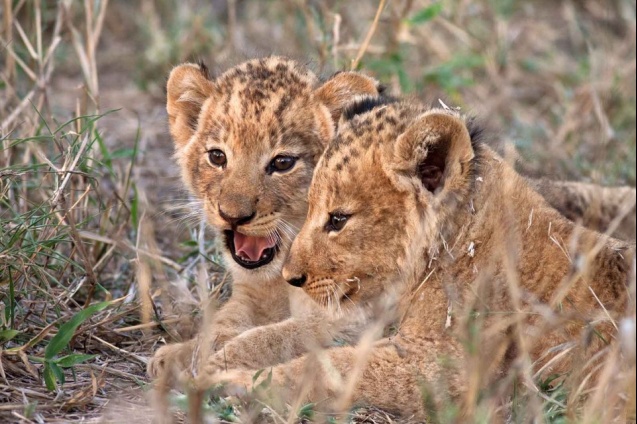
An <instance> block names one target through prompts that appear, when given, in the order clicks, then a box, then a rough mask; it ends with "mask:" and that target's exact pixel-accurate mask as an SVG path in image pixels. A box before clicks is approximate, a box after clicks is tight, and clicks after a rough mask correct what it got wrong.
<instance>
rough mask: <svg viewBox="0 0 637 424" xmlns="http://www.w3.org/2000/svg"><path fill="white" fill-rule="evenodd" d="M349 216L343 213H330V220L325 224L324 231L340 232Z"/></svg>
mask: <svg viewBox="0 0 637 424" xmlns="http://www.w3.org/2000/svg"><path fill="white" fill-rule="evenodd" d="M350 216H351V215H345V214H344V213H331V214H330V219H329V220H328V221H327V224H325V230H327V231H328V232H329V231H341V230H342V229H343V227H344V226H345V224H346V223H347V220H348V219H349V217H350Z"/></svg>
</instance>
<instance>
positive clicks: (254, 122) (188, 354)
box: [148, 56, 380, 377]
mask: <svg viewBox="0 0 637 424" xmlns="http://www.w3.org/2000/svg"><path fill="white" fill-rule="evenodd" d="M166 91H167V105H166V109H167V111H168V119H169V126H170V133H171V135H172V138H173V140H174V142H175V158H176V159H177V162H178V163H179V165H180V168H181V173H182V178H183V180H184V182H185V184H186V186H187V187H188V189H189V190H190V192H191V193H192V194H193V195H194V196H195V197H196V198H197V199H199V200H200V201H201V207H202V209H203V212H204V214H205V216H206V219H207V221H208V223H209V224H210V227H211V228H212V229H213V230H214V232H215V233H216V237H217V238H218V239H220V243H219V248H220V250H221V251H222V253H223V257H224V262H225V265H226V268H227V269H228V271H229V273H230V274H231V276H232V280H233V293H232V296H231V297H230V300H229V301H228V302H226V304H224V305H223V306H222V307H221V308H220V310H219V311H217V313H216V314H215V316H214V319H213V322H212V323H211V325H210V328H209V329H210V331H209V333H210V334H205V335H203V336H205V338H206V339H207V340H208V342H209V343H207V345H203V346H202V343H200V342H198V341H197V340H196V339H195V340H190V341H187V342H185V343H175V344H171V345H167V346H164V347H162V348H160V349H159V350H158V351H157V352H156V353H155V355H154V356H153V358H152V359H151V360H150V362H149V364H148V374H149V375H150V376H151V377H157V376H159V375H160V374H162V373H163V371H164V370H165V369H166V368H167V367H168V366H169V367H171V368H173V369H176V371H181V370H183V369H185V368H188V367H189V366H190V365H191V363H192V362H193V359H196V358H195V356H200V355H202V354H203V355H204V356H207V354H206V352H205V350H206V349H207V350H208V352H210V353H211V354H214V352H215V351H217V350H219V349H221V347H224V350H223V352H220V353H218V354H217V355H216V356H214V355H213V356H214V358H216V361H217V363H218V364H219V366H220V367H231V368H232V367H238V366H243V367H248V368H250V367H260V366H267V365H272V364H276V363H279V362H282V361H285V360H288V359H290V358H292V357H295V356H298V355H300V354H301V353H303V352H306V351H307V346H306V342H308V343H311V344H316V345H318V346H319V347H320V346H326V345H329V344H330V343H331V342H332V338H333V336H334V335H333V334H332V333H331V332H330V328H329V326H328V325H326V324H325V320H324V318H323V316H322V313H321V311H320V310H317V308H316V307H314V306H313V302H311V301H310V300H309V299H308V298H307V296H305V295H303V293H302V292H300V291H294V292H290V289H289V286H288V284H287V283H286V282H285V280H283V278H282V277H281V267H282V265H283V261H284V259H285V258H286V256H287V253H288V250H289V248H290V245H291V244H292V240H293V239H294V237H295V236H296V233H297V232H298V230H299V228H300V227H301V225H302V224H303V221H304V219H305V216H306V214H307V191H308V188H309V185H310V180H311V178H312V172H313V171H314V167H315V165H316V163H317V161H318V159H319V157H320V155H321V154H322V153H323V150H324V149H325V146H326V145H327V143H328V142H329V141H330V140H331V139H332V138H333V136H334V132H335V122H337V121H338V119H339V117H340V114H341V111H342V109H343V108H344V107H345V105H346V104H348V103H349V102H350V101H351V100H352V99H353V98H355V97H356V96H358V95H372V96H378V95H380V86H379V83H378V82H377V81H376V80H374V79H372V78H370V77H368V76H365V75H363V74H362V73H357V72H340V73H337V74H335V75H333V76H331V77H330V78H328V79H327V80H326V81H321V80H319V78H318V77H317V76H316V75H315V74H314V73H312V72H311V71H310V70H309V69H308V68H307V67H305V66H303V65H301V64H300V63H297V62H295V61H293V60H291V59H288V58H284V57H276V56H272V57H267V58H263V59H253V60H250V61H248V62H245V63H242V64H240V65H238V66H236V67H234V68H231V69H229V70H228V71H226V72H224V73H223V74H222V75H220V76H218V77H217V78H212V77H211V76H210V74H209V72H208V70H207V68H206V67H205V66H203V65H195V64H183V65H180V66H177V67H176V68H175V69H173V71H172V72H171V73H170V77H169V78H168V84H167V90H166ZM294 308H296V309H298V313H296V312H295V310H294ZM292 316H297V317H298V318H299V319H294V318H292ZM237 336H240V337H237ZM230 340H232V343H227V342H229V341H230ZM199 348H203V349H201V350H199Z"/></svg>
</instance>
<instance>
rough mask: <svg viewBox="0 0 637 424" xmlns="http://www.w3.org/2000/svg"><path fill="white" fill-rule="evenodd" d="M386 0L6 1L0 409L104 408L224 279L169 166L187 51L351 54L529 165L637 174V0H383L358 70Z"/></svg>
mask: <svg viewBox="0 0 637 424" xmlns="http://www.w3.org/2000/svg"><path fill="white" fill-rule="evenodd" d="M378 5H379V2H378V1H377V0H350V1H345V0H325V1H320V0H208V1H204V0H198V1H197V0H184V1H182V0H155V1H153V0H140V1H127V0H111V1H106V0H85V1H72V0H59V1H53V0H49V1H46V0H45V1H42V0H2V3H0V17H1V18H0V25H1V26H0V125H1V127H0V141H1V143H2V148H1V150H0V177H1V179H0V421H8V422H11V421H24V422H30V421H31V420H33V421H43V420H44V421H47V422H51V420H54V419H56V417H63V418H60V419H61V420H62V421H68V420H75V419H77V420H80V419H85V418H87V417H95V416H98V415H99V414H100V413H101V411H102V410H103V408H104V406H105V405H106V404H107V403H108V402H111V404H112V403H113V401H112V400H111V401H109V399H112V398H113V396H114V395H116V394H117V395H121V393H122V391H123V390H129V389H131V390H132V389H134V388H135V387H138V386H144V385H145V383H143V381H144V379H145V377H144V366H145V365H144V364H145V358H146V357H148V356H150V355H151V353H152V352H153V351H154V350H155V348H156V345H157V342H158V340H159V339H160V337H165V338H166V339H167V340H179V339H180V338H181V337H188V336H189V334H192V332H191V331H189V329H190V328H191V327H192V322H193V319H194V320H196V314H193V313H192V311H193V310H197V305H198V302H199V299H202V298H205V297H206V296H207V294H206V293H205V290H207V289H211V288H212V287H215V288H219V287H221V286H222V284H220V283H221V282H222V281H225V280H226V276H225V274H224V273H223V270H222V268H221V267H220V265H219V263H218V261H217V258H216V255H215V250H214V245H213V243H212V242H211V241H210V240H209V239H208V238H207V237H206V235H205V230H204V228H203V226H202V225H201V224H200V223H199V222H197V221H196V219H191V218H192V216H190V215H189V214H188V211H187V206H188V202H189V198H188V196H187V194H185V193H184V191H183V189H182V188H181V185H180V181H179V176H178V173H177V169H176V167H175V166H174V164H173V161H172V159H171V154H172V142H171V141H170V138H169V136H168V131H167V123H166V114H165V111H164V101H165V99H164V85H165V81H166V77H167V75H168V72H169V70H170V69H171V67H172V66H174V65H176V64H179V63H180V62H183V61H196V60H204V61H205V62H206V63H207V64H208V65H209V66H210V68H211V69H212V70H213V71H214V72H216V73H217V74H218V73H221V72H223V71H224V70H225V69H227V68H228V67H231V66H233V65H235V64H237V63H239V62H241V61H243V60H245V59H248V58H252V57H255V56H265V55H269V54H283V55H288V56H291V57H293V58H296V59H298V60H300V61H301V62H303V63H307V64H309V66H310V67H311V68H312V69H314V70H315V71H316V72H317V73H319V74H321V75H324V76H328V75H329V74H330V73H331V72H333V71H336V70H340V69H349V68H350V67H351V66H352V65H353V64H354V65H355V66H356V68H357V69H361V70H363V71H365V72H368V73H369V74H371V75H374V76H375V77H377V78H378V79H380V80H381V81H382V82H383V83H384V84H385V85H386V86H387V87H388V89H389V91H390V92H391V93H393V94H401V95H408V96H415V97H418V98H421V99H424V100H427V101H437V99H439V98H440V99H443V101H444V102H445V103H447V104H449V105H452V106H460V107H462V108H463V110H465V111H468V112H471V113H473V114H476V115H477V116H479V117H481V118H483V119H485V120H486V121H487V122H488V123H489V125H490V127H491V128H493V129H494V131H493V135H494V138H496V139H497V140H499V141H500V142H501V144H502V146H504V147H503V149H504V151H505V152H506V153H507V154H512V155H513V156H516V155H519V156H518V158H519V160H518V168H519V169H520V171H521V172H523V173H525V174H527V175H532V176H546V177H550V178H555V179H572V180H582V181H592V182H598V183H602V184H629V185H633V186H634V184H635V154H636V152H635V113H636V112H635V108H636V106H635V104H636V99H635V70H636V68H635V64H636V61H635V33H636V26H635V11H636V7H635V1H634V0H608V1H604V2H599V1H595V0H534V1H524V0H441V1H431V0H388V1H387V2H386V6H385V7H384V9H383V10H382V13H381V15H380V19H379V22H378V26H377V27H376V28H375V30H374V31H373V36H372V38H371V40H370V43H369V45H367V46H366V47H365V48H364V55H363V56H362V57H361V59H360V61H358V62H357V63H355V62H356V58H357V55H358V53H359V51H360V50H361V45H362V44H363V40H364V39H365V37H366V35H367V34H368V32H369V30H370V27H371V25H372V21H373V20H374V16H375V14H376V12H377V8H378ZM197 272H200V273H201V272H208V273H209V274H210V277H209V278H207V280H206V281H207V282H208V285H209V287H203V288H202V287H199V289H198V288H197V285H196V284H193V283H191V281H192V280H194V278H195V277H194V276H195V275H196V274H197ZM200 275H201V274H200ZM169 281H172V282H173V283H172V284H168V282H169ZM175 281H178V282H179V283H174V282H175ZM219 292H220V290H217V291H216V292H215V293H219ZM149 294H150V296H149ZM164 295H169V297H168V298H165V297H164V298H162V296H164ZM162 299H163V300H162ZM88 305H93V306H91V307H90V308H87V307H88ZM87 310H88V311H89V312H90V313H89V312H86V311H87ZM65 323H66V324H68V323H71V325H66V324H65ZM79 352H81V353H79ZM131 393H134V394H131V395H130V396H129V398H131V399H133V398H135V399H136V398H141V397H142V395H141V394H139V393H137V392H131ZM120 397H121V396H120ZM121 408H123V407H121ZM121 408H120V409H121ZM556 416H557V417H560V414H559V413H558V414H556ZM115 421H116V420H115Z"/></svg>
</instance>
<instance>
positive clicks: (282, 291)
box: [147, 281, 290, 378]
mask: <svg viewBox="0 0 637 424" xmlns="http://www.w3.org/2000/svg"><path fill="white" fill-rule="evenodd" d="M233 290H234V292H233V294H232V296H231V297H230V299H229V300H228V302H226V303H225V304H224V305H223V306H222V307H221V308H220V309H219V310H218V311H217V313H216V314H215V316H214V318H213V320H212V323H211V324H210V325H209V326H206V329H205V330H204V331H206V334H200V336H199V337H197V338H195V339H193V340H189V341H187V342H184V343H174V344H169V345H166V346H162V347H161V348H160V349H158V350H157V352H155V354H154V355H153V357H152V358H151V359H150V361H149V362H148V366H147V373H148V376H149V377H151V378H156V377H158V376H160V375H161V374H162V373H163V372H164V371H165V370H167V369H168V368H169V367H170V369H171V370H172V371H175V372H177V373H179V372H181V371H184V370H186V369H190V368H191V366H192V363H193V360H197V359H199V356H200V355H201V354H204V355H206V356H209V354H210V352H216V351H218V350H219V349H221V348H222V347H223V346H224V345H225V344H226V343H227V342H228V341H230V340H232V339H234V338H235V337H236V336H238V335H239V334H242V333H243V332H245V331H247V330H250V329H252V328H255V327H257V326H263V325H267V324H270V323H272V322H278V321H282V320H283V319H285V318H286V317H289V316H290V311H289V301H288V292H287V290H288V286H287V284H286V283H285V282H283V281H280V282H274V283H273V284H271V285H265V284H262V285H250V284H235V286H234V288H233ZM257 328H258V327H257ZM202 342H205V343H207V344H208V345H207V346H202V345H201V343H202ZM202 359H205V358H202ZM277 363H278V362H277Z"/></svg>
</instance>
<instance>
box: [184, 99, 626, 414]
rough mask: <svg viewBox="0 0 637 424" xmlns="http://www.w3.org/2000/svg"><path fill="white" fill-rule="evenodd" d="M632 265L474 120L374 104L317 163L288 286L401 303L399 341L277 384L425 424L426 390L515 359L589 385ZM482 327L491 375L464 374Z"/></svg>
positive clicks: (505, 366)
mask: <svg viewBox="0 0 637 424" xmlns="http://www.w3.org/2000/svg"><path fill="white" fill-rule="evenodd" d="M633 257H634V247H629V246H628V245H626V244H624V243H623V242H620V241H617V240H614V239H610V238H608V237H606V236H602V235H600V234H599V233H596V232H593V231H590V230H587V229H584V228H581V227H578V226H577V225H575V224H574V223H573V222H571V221H569V220H567V219H565V218H564V217H563V216H562V215H561V214H560V213H558V212H557V211H556V210H555V209H553V208H552V207H550V206H549V205H548V204H547V203H546V201H545V200H544V199H543V198H542V197H541V196H540V195H538V194H537V193H536V192H535V191H534V190H533V189H532V188H531V187H530V186H529V185H528V183H527V182H525V180H524V179H523V178H522V177H520V176H519V175H518V174H517V173H516V172H515V171H514V170H513V169H512V168H511V167H510V166H509V165H508V164H507V163H506V162H505V161H503V160H502V158H501V157H499V156H498V155H497V154H496V153H494V152H493V151H492V150H491V149H490V148H489V147H487V145H486V144H485V143H483V142H482V141H481V140H480V130H479V128H477V126H476V125H475V124H474V123H473V121H472V120H470V119H467V118H465V117H463V116H461V115H459V114H458V113H456V112H452V111H448V110H441V109H429V108H427V107H424V106H421V105H418V104H413V103H388V104H383V102H377V101H376V100H374V99H368V100H366V101H363V102H359V103H357V104H356V105H354V106H353V107H352V108H350V109H349V110H348V111H347V112H346V113H345V114H344V115H343V119H342V120H341V123H340V125H339V131H338V134H337V136H336V137H335V139H334V141H333V142H332V143H330V144H329V146H328V148H327V150H326V152H325V153H324V154H323V156H322V158H321V159H320V161H319V162H318V164H317V167H316V170H315V172H314V177H313V180H312V186H311V188H310V192H309V211H308V216H307V219H306V221H305V224H304V225H303V227H302V229H301V232H300V233H299V235H298V236H297V238H296V239H295V241H294V243H293V245H292V248H291V251H290V255H289V257H288V259H287V261H286V263H285V265H284V267H283V276H284V277H285V278H286V280H287V281H288V282H289V283H290V284H291V285H293V286H296V287H300V288H302V289H303V291H304V292H305V293H307V294H308V295H309V296H310V297H311V298H312V299H314V300H315V301H316V303H317V304H319V305H321V306H323V307H325V308H326V310H327V311H329V312H330V314H332V315H333V314H348V313H352V312H353V311H355V310H356V309H357V308H362V307H365V308H369V307H370V305H374V304H379V303H385V304H386V303H387V299H392V298H393V299H394V305H395V306H394V307H392V308H393V309H391V310H390V312H391V311H393V312H394V314H391V315H394V316H393V317H392V318H391V321H392V324H393V326H395V327H396V328H397V331H396V334H395V335H394V336H392V337H390V338H388V339H382V340H379V341H378V342H377V343H376V344H374V345H373V347H371V348H370V349H369V350H368V351H367V354H365V351H364V349H363V352H361V348H359V347H355V346H347V347H337V348H331V349H328V350H327V351H325V352H324V355H322V356H321V355H318V357H319V358H322V359H321V360H319V361H314V360H315V359H316V355H307V356H303V357H301V358H297V359H295V360H293V361H291V362H288V363H285V364H281V365H278V366H276V367H274V368H273V369H272V374H271V378H272V385H273V386H275V387H276V391H277V392H279V393H281V394H282V396H283V397H284V398H285V400H287V401H288V402H292V403H294V401H295V400H297V401H299V402H304V401H320V402H321V403H320V404H321V405H323V406H326V407H328V408H337V409H340V408H347V407H349V406H351V404H356V405H362V404H368V405H374V406H377V407H380V408H383V409H386V410H390V411H396V412H399V413H401V414H403V415H407V416H410V415H413V416H414V417H417V418H419V419H424V418H425V416H426V411H425V405H424V404H423V394H422V393H423V392H422V387H423V384H428V385H435V384H436V383H437V382H439V381H441V379H442V378H443V377H446V381H447V385H446V386H445V388H446V389H447V390H448V391H449V393H450V394H451V395H452V396H455V395H459V394H461V393H463V392H464V391H465V390H466V389H467V386H468V385H470V384H471V383H473V382H474V380H475V379H476V378H477V379H478V382H479V383H480V382H482V383H486V382H487V381H488V380H489V379H493V378H497V376H499V375H501V374H500V373H501V372H504V371H507V370H509V369H510V366H511V365H512V363H518V364H521V363H520V362H516V361H518V360H521V359H520V358H522V357H519V356H518V355H517V354H516V352H521V351H524V352H528V353H529V354H530V356H531V360H532V361H536V362H535V369H536V370H537V369H539V367H542V366H546V370H547V371H550V373H558V374H559V373H563V372H565V371H566V370H571V372H574V373H577V372H578V370H577V369H573V368H571V364H572V360H573V358H574V357H576V356H577V355H585V357H586V358H590V357H591V355H593V354H594V353H595V352H598V351H600V349H602V348H604V347H605V346H606V345H607V343H610V342H611V341H612V340H613V338H614V331H615V330H614V327H613V324H612V322H611V319H617V318H618V317H619V316H620V315H621V314H622V313H624V312H625V308H626V307H627V298H628V287H627V278H628V274H629V271H630V268H631V264H632V261H633ZM376 310H379V311H381V310H382V309H378V308H377V309H376ZM377 318H381V317H377ZM468 326H477V327H478V328H482V329H483V330H482V331H484V333H483V339H482V340H481V341H480V346H479V349H480V354H481V356H482V357H484V358H486V359H485V360H486V361H487V365H488V366H486V367H485V368H484V369H482V370H480V372H481V373H480V372H479V373H478V374H476V373H475V372H471V373H470V372H469V371H467V369H468V367H466V366H463V365H462V364H463V363H465V362H463V361H466V360H468V358H467V357H466V354H465V352H466V351H465V348H464V346H466V344H464V345H463V334H464V333H462V331H460V330H461V329H462V328H467V327H468ZM594 333H595V334H598V335H599V337H590V335H591V334H594ZM487 335H488V336H487ZM587 335H588V336H587ZM521 340H523V341H524V346H521V345H520V341H521ZM464 341H465V342H467V340H466V339H465V340H464ZM362 358H363V359H362ZM443 358H447V359H448V360H447V361H445V360H443ZM449 359H450V360H451V363H456V364H457V365H458V367H457V368H454V367H453V366H449V365H445V363H447V364H449ZM203 371H204V372H203V373H202V374H201V376H200V377H199V379H198V381H197V383H196V384H197V385H198V387H207V386H209V385H210V384H213V383H217V382H220V381H226V382H232V383H234V385H238V386H245V387H251V386H252V385H253V381H252V378H253V375H254V371H241V370H236V371H231V372H228V373H224V374H218V373H216V372H217V368H216V367H214V366H213V367H211V368H210V369H205V368H204V370H203ZM473 371H475V369H474V370H473ZM589 371H590V370H588V369H585V370H582V371H581V372H583V373H587V372H589ZM353 377H355V378H356V380H354V382H353V384H348V383H349V382H351V381H352V380H351V378H353ZM262 378H264V377H262ZM438 392H440V391H438ZM299 397H300V399H299ZM344 398H345V399H346V401H345V403H343V399H344Z"/></svg>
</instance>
